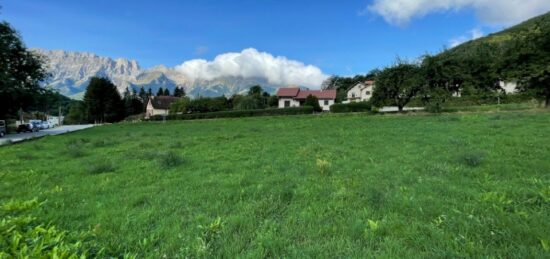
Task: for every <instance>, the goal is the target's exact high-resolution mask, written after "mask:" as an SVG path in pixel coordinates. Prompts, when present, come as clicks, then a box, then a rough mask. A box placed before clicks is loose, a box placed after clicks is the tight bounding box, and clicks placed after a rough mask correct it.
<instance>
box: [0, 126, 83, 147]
mask: <svg viewBox="0 0 550 259" xmlns="http://www.w3.org/2000/svg"><path fill="white" fill-rule="evenodd" d="M93 126H94V125H93V124H88V125H66V126H61V127H57V128H53V129H46V130H41V131H39V132H32V133H13V134H8V135H5V136H4V137H3V138H0V142H5V141H11V142H20V141H23V140H26V139H31V138H36V137H43V136H47V135H60V134H65V133H68V132H72V131H77V130H83V129H87V128H91V127H93ZM0 144H1V143H0Z"/></svg>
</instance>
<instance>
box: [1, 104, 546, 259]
mask: <svg viewBox="0 0 550 259" xmlns="http://www.w3.org/2000/svg"><path fill="white" fill-rule="evenodd" d="M37 147H39V148H37ZM29 152H30V155H29V154H28V153H29ZM0 157H1V159H0V202H7V201H9V200H12V199H17V200H31V199H33V198H38V200H39V201H41V202H44V203H43V204H42V206H41V207H40V209H39V210H37V211H35V212H33V213H34V214H33V215H34V216H36V217H37V219H38V220H40V221H41V222H52V224H55V225H56V226H57V227H58V228H60V229H63V230H67V231H91V232H92V233H93V234H94V235H95V238H96V240H97V242H98V244H100V245H101V246H103V247H105V248H106V249H107V251H108V252H109V254H121V255H122V254H124V253H132V254H137V255H138V257H150V258H160V257H163V256H166V257H167V258H173V257H225V258H234V257H247V258H258V257H279V258H280V257H292V258H335V257H343V258H349V257H352V258H353V257H355V258H364V257H406V258H409V257H430V258H431V257H508V258H510V257H513V258H541V257H549V256H550V251H549V249H550V248H549V244H550V220H549V219H550V159H549V158H550V113H548V112H532V111H526V112H500V113H483V114H444V115H411V116H403V115H397V116H368V115H361V114H356V115H337V116H336V115H323V116H292V117H271V118H267V117H266V118H245V119H227V120H210V121H174V122H167V123H143V124H116V125H109V126H102V127H96V128H93V129H89V130H85V131H80V132H76V133H71V134H67V135H63V136H56V137H45V138H42V139H40V140H36V141H31V142H26V143H23V144H19V145H12V146H6V147H2V148H0ZM0 249H1V247H0Z"/></svg>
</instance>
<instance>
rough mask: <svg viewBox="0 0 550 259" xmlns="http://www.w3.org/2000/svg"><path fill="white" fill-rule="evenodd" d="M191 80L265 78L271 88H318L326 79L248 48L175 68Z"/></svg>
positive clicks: (319, 73)
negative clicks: (272, 85) (291, 86)
mask: <svg viewBox="0 0 550 259" xmlns="http://www.w3.org/2000/svg"><path fill="white" fill-rule="evenodd" d="M175 69H176V70H177V71H179V72H181V73H183V74H184V75H185V76H186V77H187V78H189V79H191V80H197V79H202V80H212V79H215V78H218V77H227V76H232V77H243V78H255V77H259V78H265V79H267V81H268V82H269V83H270V84H274V85H299V86H305V87H312V88H317V87H319V86H320V85H321V83H322V82H323V81H324V80H325V79H326V78H328V76H327V75H325V74H324V73H323V72H322V71H321V69H319V68H318V67H315V66H312V65H305V64H304V63H301V62H299V61H295V60H290V59H288V58H286V57H281V56H277V57H275V56H273V55H271V54H269V53H266V52H259V51H258V50H256V49H253V48H249V49H245V50H243V51H241V52H238V53H225V54H221V55H219V56H217V57H216V58H214V60H212V61H208V60H204V59H194V60H190V61H187V62H185V63H183V64H181V65H179V66H176V68H175Z"/></svg>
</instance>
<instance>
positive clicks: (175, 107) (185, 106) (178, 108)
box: [170, 97, 191, 114]
mask: <svg viewBox="0 0 550 259" xmlns="http://www.w3.org/2000/svg"><path fill="white" fill-rule="evenodd" d="M190 103H191V99H189V97H181V98H180V99H179V100H177V101H175V102H173V103H172V105H170V114H177V113H183V114H185V113H187V112H188V111H189V106H190Z"/></svg>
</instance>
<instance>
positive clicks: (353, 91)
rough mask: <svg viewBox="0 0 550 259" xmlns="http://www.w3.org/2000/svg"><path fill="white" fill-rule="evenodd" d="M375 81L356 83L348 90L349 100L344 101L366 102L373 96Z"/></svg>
mask: <svg viewBox="0 0 550 259" xmlns="http://www.w3.org/2000/svg"><path fill="white" fill-rule="evenodd" d="M374 87H375V84H374V81H365V82H361V83H358V84H356V85H354V86H353V87H352V88H350V89H349V90H348V93H347V100H346V101H344V103H355V102H365V101H368V100H370V98H372V92H373V91H374Z"/></svg>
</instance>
